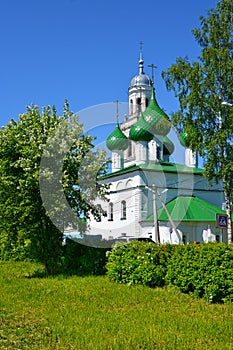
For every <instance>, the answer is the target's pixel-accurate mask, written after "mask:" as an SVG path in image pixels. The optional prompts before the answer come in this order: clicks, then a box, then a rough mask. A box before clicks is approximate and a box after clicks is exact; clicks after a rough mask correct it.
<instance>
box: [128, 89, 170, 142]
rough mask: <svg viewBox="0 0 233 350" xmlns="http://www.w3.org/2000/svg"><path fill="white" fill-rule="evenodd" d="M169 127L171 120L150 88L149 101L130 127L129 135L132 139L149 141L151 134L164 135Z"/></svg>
mask: <svg viewBox="0 0 233 350" xmlns="http://www.w3.org/2000/svg"><path fill="white" fill-rule="evenodd" d="M170 129H171V122H170V120H169V118H168V116H167V115H166V113H165V112H164V111H163V110H162V109H161V108H160V107H159V105H158V103H157V101H156V99H155V94H154V89H153V88H152V94H151V99H150V103H149V105H148V107H147V109H146V110H145V112H143V113H141V115H140V117H139V119H138V121H137V122H136V123H135V124H134V125H133V126H132V127H131V129H130V133H129V137H130V139H131V140H133V141H151V140H152V138H153V136H156V135H157V136H166V135H167V134H168V133H169V131H170Z"/></svg>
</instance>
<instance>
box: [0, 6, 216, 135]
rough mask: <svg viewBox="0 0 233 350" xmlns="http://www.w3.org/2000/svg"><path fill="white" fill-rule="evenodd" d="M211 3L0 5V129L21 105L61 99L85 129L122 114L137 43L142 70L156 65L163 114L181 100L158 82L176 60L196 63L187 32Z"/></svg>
mask: <svg viewBox="0 0 233 350" xmlns="http://www.w3.org/2000/svg"><path fill="white" fill-rule="evenodd" d="M213 7H216V1H215V0H189V1H187V0H176V1H174V0H163V1H158V0H144V1H141V0H140V1H139V0H118V1H115V0H114V1H113V0H98V1H97V0H89V1H84V0H1V2H0V33H1V34H0V38H1V40H0V45H1V55H0V62H1V64H0V86H1V88H0V126H1V125H5V124H6V123H7V122H8V121H9V120H10V118H14V119H16V120H17V117H18V115H19V114H21V113H24V112H25V111H26V106H27V105H31V104H35V105H38V106H39V107H42V106H47V105H55V106H56V108H57V111H58V113H61V111H62V107H63V103H64V99H65V98H66V99H68V101H69V104H70V109H71V110H72V111H74V112H76V113H78V114H79V115H80V118H81V121H82V122H83V123H84V128H85V129H86V130H89V129H93V128H94V130H96V127H98V126H102V125H105V124H108V125H109V124H111V123H113V122H114V120H115V105H114V103H113V102H114V101H116V100H119V101H120V102H121V104H120V105H119V106H120V107H119V108H120V109H119V112H120V113H119V114H120V120H123V115H124V114H125V113H127V111H128V107H127V101H128V96H127V92H128V87H129V82H130V79H131V78H132V77H133V76H134V75H135V74H137V73H138V60H139V50H140V45H139V43H140V41H142V42H143V58H144V71H145V73H147V74H151V70H150V68H149V67H148V65H149V64H151V63H154V64H155V65H156V66H157V67H158V68H157V69H156V71H155V89H156V96H157V101H158V103H159V105H160V106H161V107H162V108H163V109H164V110H165V111H166V112H167V114H168V115H170V114H171V112H174V111H175V110H177V109H178V101H177V100H176V99H175V97H174V95H173V93H172V92H168V91H167V90H166V87H165V83H164V81H163V80H162V78H161V72H162V71H164V70H167V69H168V68H169V67H170V66H171V65H172V64H173V63H175V60H176V58H177V57H184V56H186V55H187V56H188V57H189V59H190V60H192V61H193V60H196V59H197V56H198V55H199V53H200V48H199V46H198V45H197V43H196V42H195V40H194V37H193V34H192V32H191V31H192V29H194V28H197V27H198V26H199V24H200V21H199V16H200V15H204V16H206V15H207V10H208V9H210V8H213Z"/></svg>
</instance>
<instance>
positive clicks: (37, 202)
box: [0, 102, 107, 273]
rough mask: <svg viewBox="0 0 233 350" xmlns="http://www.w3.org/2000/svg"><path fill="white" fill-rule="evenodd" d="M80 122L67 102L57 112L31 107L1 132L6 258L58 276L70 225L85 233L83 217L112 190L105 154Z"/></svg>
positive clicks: (1, 235)
mask: <svg viewBox="0 0 233 350" xmlns="http://www.w3.org/2000/svg"><path fill="white" fill-rule="evenodd" d="M92 141H93V137H91V136H88V135H84V132H83V127H82V125H81V124H79V122H78V117H77V116H76V115H75V114H74V113H73V112H71V111H70V110H69V106H68V103H67V102H65V105H64V110H63V115H62V116H58V115H57V112H56V110H55V108H54V107H53V108H51V107H49V106H48V107H45V108H43V110H42V112H40V110H39V108H38V107H37V106H34V105H33V106H30V107H27V111H26V112H25V113H24V114H21V115H19V117H18V121H17V122H16V121H15V120H13V119H12V120H11V121H10V122H9V123H8V124H7V125H6V126H4V127H2V128H1V129H0V253H1V256H5V257H6V258H25V257H29V258H34V259H36V260H38V261H40V262H42V263H44V265H45V268H46V271H47V273H55V272H56V271H57V269H58V267H59V263H60V259H61V254H62V249H61V248H62V236H63V234H62V232H63V229H64V228H65V227H66V226H67V225H68V224H70V223H72V224H73V225H77V226H78V227H79V229H80V230H81V231H82V232H83V231H84V230H85V227H84V225H83V221H82V220H78V218H80V217H85V218H87V217H88V216H89V213H90V212H91V213H92V214H93V215H98V210H97V208H96V207H95V205H94V200H95V198H96V197H97V196H100V197H102V198H104V197H105V194H106V191H107V188H106V187H105V186H103V185H100V184H99V183H98V182H97V181H96V179H97V178H100V177H101V176H102V175H104V174H105V171H106V164H107V163H106V157H105V152H104V151H99V150H94V149H93V145H92Z"/></svg>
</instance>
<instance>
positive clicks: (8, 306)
mask: <svg viewBox="0 0 233 350" xmlns="http://www.w3.org/2000/svg"><path fill="white" fill-rule="evenodd" d="M35 268H36V266H35V265H32V264H29V263H23V264H22V263H5V262H0V309H1V311H0V348H1V349H10V350H11V349H20V350H21V349H30V350H31V349H51V350H52V349H59V350H62V349H75V350H82V349H90V350H97V349H98V350H107V349H119V350H127V349H132V350H137V349H142V350H149V349H166V350H168V349H178V350H180V349H184V350H187V349H200V350H205V349H208V350H209V349H216V350H221V349H224V350H227V349H229V350H230V349H233V331H232V329H233V317H232V315H233V305H232V304H228V305H211V304H208V303H207V302H204V301H203V300H197V299H193V298H192V297H190V296H188V295H183V294H181V293H179V292H177V291H176V290H175V289H173V288H164V289H149V288H145V287H142V286H138V287H129V286H126V285H117V284H113V283H110V282H109V281H108V280H107V279H106V278H105V277H84V278H82V277H70V278H67V279H66V278H64V277H62V276H58V277H56V278H27V277H30V274H31V273H32V272H33V270H34V269H35Z"/></svg>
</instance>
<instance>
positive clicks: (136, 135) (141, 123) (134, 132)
mask: <svg viewBox="0 0 233 350" xmlns="http://www.w3.org/2000/svg"><path fill="white" fill-rule="evenodd" d="M149 128H150V126H149V125H148V124H147V123H146V121H145V120H144V118H143V115H142V113H141V114H140V116H139V118H138V120H137V122H136V123H135V124H134V125H133V126H132V127H131V128H130V131H129V138H130V139H131V140H133V141H136V142H137V141H147V142H149V141H151V140H152V139H153V134H151V133H150V132H149Z"/></svg>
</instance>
